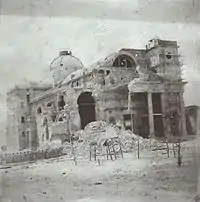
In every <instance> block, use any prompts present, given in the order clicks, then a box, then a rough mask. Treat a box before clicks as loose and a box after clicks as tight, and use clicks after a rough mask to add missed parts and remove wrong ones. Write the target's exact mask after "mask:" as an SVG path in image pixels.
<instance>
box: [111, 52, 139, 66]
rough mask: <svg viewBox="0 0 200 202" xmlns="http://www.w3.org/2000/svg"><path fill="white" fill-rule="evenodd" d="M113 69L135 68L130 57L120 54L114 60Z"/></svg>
mask: <svg viewBox="0 0 200 202" xmlns="http://www.w3.org/2000/svg"><path fill="white" fill-rule="evenodd" d="M113 67H122V68H135V67H136V63H135V61H134V59H133V58H132V57H131V56H129V55H127V54H120V55H118V56H117V57H116V58H115V60H114V62H113Z"/></svg>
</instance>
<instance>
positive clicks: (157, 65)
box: [146, 38, 181, 81]
mask: <svg viewBox="0 0 200 202" xmlns="http://www.w3.org/2000/svg"><path fill="white" fill-rule="evenodd" d="M146 51H147V56H148V58H149V61H150V62H149V65H148V68H150V69H152V70H154V71H155V72H156V73H157V74H158V75H160V76H162V77H164V78H166V79H170V80H173V81H178V80H181V64H180V60H179V58H180V55H179V53H178V45H177V42H176V41H166V40H160V39H158V38H156V39H152V40H150V41H149V43H148V45H147V46H146Z"/></svg>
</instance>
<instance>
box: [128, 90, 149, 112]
mask: <svg viewBox="0 0 200 202" xmlns="http://www.w3.org/2000/svg"><path fill="white" fill-rule="evenodd" d="M131 100H132V101H133V103H134V105H135V108H136V111H137V113H139V114H143V115H145V114H146V115H147V114H148V98H147V93H135V94H134V95H132V97H131Z"/></svg>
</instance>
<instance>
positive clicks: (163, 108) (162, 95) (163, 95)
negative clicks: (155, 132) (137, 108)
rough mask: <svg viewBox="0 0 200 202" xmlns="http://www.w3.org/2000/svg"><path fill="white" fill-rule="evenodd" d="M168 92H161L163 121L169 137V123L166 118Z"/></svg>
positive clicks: (166, 134)
mask: <svg viewBox="0 0 200 202" xmlns="http://www.w3.org/2000/svg"><path fill="white" fill-rule="evenodd" d="M165 99H166V94H165V93H164V92H162V93H161V106H162V122H163V132H164V134H163V135H164V136H165V137H167V136H168V130H167V124H166V118H165V114H166V101H165Z"/></svg>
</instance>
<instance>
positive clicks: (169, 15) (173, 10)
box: [0, 0, 200, 122]
mask: <svg viewBox="0 0 200 202" xmlns="http://www.w3.org/2000/svg"><path fill="white" fill-rule="evenodd" d="M14 2H15V4H16V5H14ZM27 2H28V3H27ZM44 2H45V3H44ZM55 2H57V4H56V3H55ZM64 2H65V4H64ZM66 2H67V3H66ZM92 2H93V3H91V2H90V3H89V1H86V0H81V1H79V2H78V1H72V0H68V1H62V3H61V1H60V0H56V1H55V0H51V1H50V0H46V1H45V0H43V1H40V0H34V1H33V0H29V1H27V0H26V1H25V0H18V1H11V0H1V14H2V15H1V16H0V21H1V24H0V65H1V67H0V92H1V93H2V94H4V93H5V92H6V91H7V89H8V88H10V87H12V86H13V85H14V84H15V83H18V82H20V81H21V80H22V79H24V78H26V79H30V80H35V81H48V80H49V79H50V78H51V77H50V74H49V70H48V66H49V64H50V62H51V61H52V59H54V58H55V57H56V56H58V53H59V51H60V50H61V49H67V50H68V49H69V50H71V51H72V53H73V54H74V55H75V56H77V57H79V58H80V59H81V61H82V62H83V64H84V65H85V66H86V67H87V66H88V65H90V64H92V63H94V62H95V61H96V60H99V59H101V58H103V57H106V56H107V55H108V54H111V53H113V52H115V51H117V50H119V49H121V48H144V47H145V45H146V43H147V42H148V40H149V39H151V38H153V37H155V36H158V37H160V38H162V39H166V40H177V41H178V43H179V46H180V53H181V54H182V57H183V60H184V64H185V65H184V67H183V69H184V77H185V78H186V79H187V80H188V82H189V84H188V85H187V87H186V93H185V102H186V104H187V105H189V104H199V102H200V96H198V93H199V92H200V90H199V89H200V84H199V83H198V81H200V70H199V65H200V59H199V58H200V57H199V56H200V26H199V25H198V22H199V16H198V13H197V12H196V11H197V10H198V9H199V7H198V6H199V5H197V3H199V2H197V3H196V5H195V6H196V7H194V8H193V7H192V6H193V5H192V0H191V2H190V0H187V1H186V0H177V1H172V0H162V1H158V0H157V1H156V0H151V1H150V0H141V1H139V0H137V1H136V0H132V1H130V0H129V1H128V0H123V1H122V0H121V1H120V2H121V3H120V2H119V1H117V0H109V1H105V2H103V1H98V2H96V0H93V1H92ZM106 2H107V3H106ZM108 2H109V3H108ZM122 2H124V4H122ZM131 2H132V3H131ZM166 2H167V4H166ZM81 6H82V7H81ZM83 6H84V7H83ZM4 98H5V97H4V96H1V112H2V113H1V117H0V120H2V122H4V120H5V112H6V108H5V107H4V106H5V102H4V101H5V99H4Z"/></svg>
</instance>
